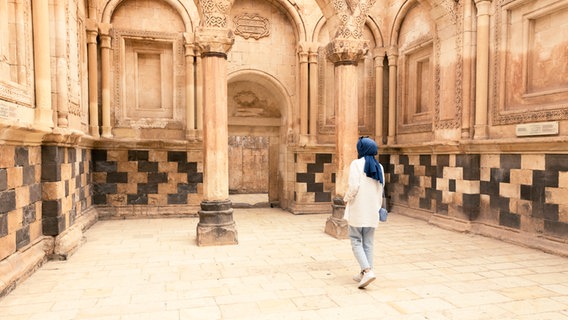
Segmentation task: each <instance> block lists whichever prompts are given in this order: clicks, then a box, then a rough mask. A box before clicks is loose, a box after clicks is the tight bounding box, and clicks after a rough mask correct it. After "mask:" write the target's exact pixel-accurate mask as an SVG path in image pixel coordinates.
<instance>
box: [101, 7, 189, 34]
mask: <svg viewBox="0 0 568 320" xmlns="http://www.w3.org/2000/svg"><path fill="white" fill-rule="evenodd" d="M123 1H126V0H110V1H108V2H107V3H106V5H105V6H104V9H103V14H102V18H101V22H102V23H110V21H111V19H112V15H113V13H114V10H116V8H117V7H118V6H119V5H120V4H121V3H122V2H123ZM163 1H165V2H167V3H168V4H169V5H170V6H171V7H172V8H174V9H175V10H176V11H177V12H178V14H179V15H180V17H181V19H182V21H183V24H184V26H185V31H186V32H193V27H194V26H193V23H192V21H197V20H198V17H199V15H198V13H197V10H196V8H192V9H193V10H189V9H188V8H187V7H186V6H185V5H184V4H183V3H181V2H180V1H177V0H163Z"/></svg>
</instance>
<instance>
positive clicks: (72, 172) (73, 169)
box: [71, 165, 77, 178]
mask: <svg viewBox="0 0 568 320" xmlns="http://www.w3.org/2000/svg"><path fill="white" fill-rule="evenodd" d="M76 176H77V173H76V172H75V165H72V166H71V178H75V177H76Z"/></svg>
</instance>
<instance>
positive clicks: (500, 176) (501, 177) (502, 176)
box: [489, 168, 511, 183]
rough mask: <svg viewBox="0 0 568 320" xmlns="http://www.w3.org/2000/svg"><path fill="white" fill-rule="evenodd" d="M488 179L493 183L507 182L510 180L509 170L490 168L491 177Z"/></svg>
mask: <svg viewBox="0 0 568 320" xmlns="http://www.w3.org/2000/svg"><path fill="white" fill-rule="evenodd" d="M489 181H490V182H495V183H499V182H504V183H509V182H510V181H511V175H510V172H509V170H508V169H501V168H491V178H490V180H489Z"/></svg>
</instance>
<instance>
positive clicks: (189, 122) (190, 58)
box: [185, 34, 196, 138]
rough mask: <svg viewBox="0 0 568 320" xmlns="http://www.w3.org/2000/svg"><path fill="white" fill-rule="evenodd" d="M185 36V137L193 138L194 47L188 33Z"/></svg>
mask: <svg viewBox="0 0 568 320" xmlns="http://www.w3.org/2000/svg"><path fill="white" fill-rule="evenodd" d="M185 38H186V44H185V120H186V125H185V128H186V129H185V135H186V138H195V128H196V127H195V67H194V58H195V48H194V45H193V39H191V37H190V36H189V35H188V34H185Z"/></svg>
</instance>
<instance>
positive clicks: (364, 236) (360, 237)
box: [349, 226, 375, 270]
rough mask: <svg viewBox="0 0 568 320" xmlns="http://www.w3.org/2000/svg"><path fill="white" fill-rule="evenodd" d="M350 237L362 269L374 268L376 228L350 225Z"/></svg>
mask: <svg viewBox="0 0 568 320" xmlns="http://www.w3.org/2000/svg"><path fill="white" fill-rule="evenodd" d="M349 238H350V239H351V248H352V249H353V254H354V255H355V259H357V262H359V266H361V270H365V269H367V268H370V269H373V241H374V238H375V228H371V227H352V226H349Z"/></svg>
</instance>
